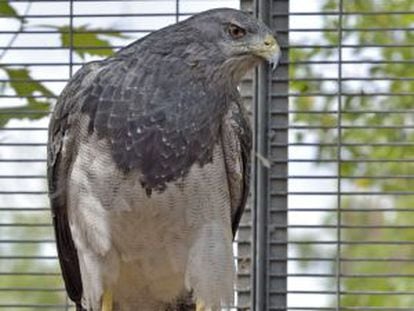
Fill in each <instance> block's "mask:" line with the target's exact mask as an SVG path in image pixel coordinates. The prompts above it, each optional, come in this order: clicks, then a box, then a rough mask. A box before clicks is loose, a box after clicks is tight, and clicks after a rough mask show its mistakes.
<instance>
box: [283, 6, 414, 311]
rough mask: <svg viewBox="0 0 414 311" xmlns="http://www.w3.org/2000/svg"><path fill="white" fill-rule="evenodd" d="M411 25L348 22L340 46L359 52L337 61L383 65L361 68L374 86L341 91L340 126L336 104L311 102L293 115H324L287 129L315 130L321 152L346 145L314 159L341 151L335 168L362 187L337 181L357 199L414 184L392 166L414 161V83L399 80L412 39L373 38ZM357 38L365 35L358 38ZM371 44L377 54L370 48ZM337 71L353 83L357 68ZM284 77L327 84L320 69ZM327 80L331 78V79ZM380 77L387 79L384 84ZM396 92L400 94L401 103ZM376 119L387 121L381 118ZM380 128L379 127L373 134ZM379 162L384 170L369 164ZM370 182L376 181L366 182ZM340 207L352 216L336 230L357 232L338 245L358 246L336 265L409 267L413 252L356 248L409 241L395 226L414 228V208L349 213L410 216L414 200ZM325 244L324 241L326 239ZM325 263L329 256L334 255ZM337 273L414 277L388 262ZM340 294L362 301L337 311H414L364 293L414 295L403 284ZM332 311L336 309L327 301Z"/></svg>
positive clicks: (332, 53) (319, 86)
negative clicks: (379, 310) (364, 310)
mask: <svg viewBox="0 0 414 311" xmlns="http://www.w3.org/2000/svg"><path fill="white" fill-rule="evenodd" d="M343 5H344V8H343V9H344V11H345V12H382V11H400V12H401V11H407V12H408V11H413V9H414V2H413V1H412V0H400V1H388V0H364V1H359V0H347V1H343ZM323 10H326V11H335V10H338V1H336V0H326V1H325V3H324V5H323ZM338 23H339V19H338V17H337V16H334V15H332V16H326V17H324V20H323V27H324V28H336V27H337V26H338ZM413 24H414V16H413V15H412V14H388V15H385V14H373V15H358V14H354V15H345V16H344V17H343V19H342V27H343V29H344V31H343V32H342V39H343V43H345V44H354V45H356V47H355V48H352V49H350V48H347V49H343V50H342V52H343V57H344V56H345V57H346V59H347V60H368V61H369V60H371V61H372V60H380V61H381V62H373V63H371V64H369V65H366V66H365V67H366V74H364V76H366V77H371V78H372V80H368V81H365V80H362V81H357V82H353V83H350V82H346V81H344V82H342V85H341V86H342V92H343V93H345V94H347V95H343V96H342V106H341V107H340V108H341V110H342V113H341V119H340V120H339V119H338V114H337V113H335V112H332V113H330V112H329V111H335V110H337V109H338V108H339V107H338V100H337V98H336V97H333V96H332V97H323V98H317V97H312V96H308V97H298V98H295V102H294V105H295V109H297V110H303V111H313V110H320V111H321V112H324V113H321V114H311V113H297V114H295V115H294V116H293V122H295V123H297V124H305V125H313V126H320V128H319V129H316V130H315V131H313V133H312V134H313V136H312V137H313V138H314V137H315V136H316V139H317V141H318V142H319V143H322V144H323V143H336V142H338V141H339V140H340V141H341V143H343V146H342V147H341V150H338V149H337V148H336V147H333V148H323V147H320V148H319V150H318V159H326V158H330V159H335V158H336V157H337V155H338V152H340V154H341V157H342V158H343V159H344V160H350V161H349V162H343V163H341V164H340V173H341V175H342V176H343V177H358V178H353V179H346V178H345V179H343V186H344V187H347V188H350V189H355V190H357V191H358V190H365V191H383V192H387V191H389V192H398V191H401V192H404V191H412V189H414V179H413V178H410V176H414V163H413V162H412V161H411V162H410V161H407V162H403V163H402V162H398V160H401V159H414V129H412V125H413V122H414V118H413V116H412V114H410V113H406V112H405V111H406V110H407V109H413V98H412V95H410V94H412V93H414V83H413V81H411V80H409V79H408V80H405V81H403V80H402V79H401V78H412V76H413V69H412V65H407V62H409V61H412V60H413V59H414V49H413V48H412V47H409V48H406V47H401V46H400V47H398V45H407V44H414V34H413V32H412V31H408V30H407V31H401V30H378V28H393V27H394V28H410V27H412V25H413ZM356 29H358V30H359V31H358V30H356ZM363 29H366V30H371V31H360V30H363ZM338 42H339V36H338V31H333V32H324V33H323V36H322V39H321V40H319V41H318V42H315V43H316V44H327V45H337V44H338ZM373 45H374V46H377V47H372V46H373ZM381 45H384V47H379V46H381ZM391 45H396V46H394V47H393V46H391ZM369 46H371V47H369ZM290 57H291V59H293V60H315V59H319V60H320V59H327V60H337V59H338V51H337V49H307V50H300V51H298V50H292V51H291V54H290ZM342 66H343V72H347V75H348V76H350V72H351V71H352V70H355V68H357V67H358V66H359V65H358V64H352V65H342ZM347 66H353V67H347ZM357 69H358V68H357ZM333 74H335V73H333ZM290 75H291V78H295V79H297V78H298V77H299V78H300V77H302V78H306V77H313V78H321V77H327V76H328V74H327V73H325V72H322V70H321V69H320V68H318V67H317V66H310V65H306V66H299V65H297V66H292V68H291V71H290ZM329 77H332V75H331V76H329ZM333 78H335V76H333ZM381 78H391V79H390V80H387V81H380V80H381ZM335 83H336V82H335V81H334V82H333V83H332V82H327V81H323V82H320V81H308V80H299V81H295V82H292V83H291V85H290V87H291V89H293V90H296V91H298V92H302V93H304V92H305V93H306V92H329V93H334V92H336V91H337V89H336V85H335ZM374 92H377V93H386V94H387V93H391V95H386V96H380V95H369V94H371V93H374ZM397 93H400V95H398V94H397ZM392 94H394V95H392ZM404 94H406V95H404ZM387 110H393V111H394V112H386V111H387ZM378 111H384V112H382V113H380V112H378ZM397 111H401V112H397ZM339 122H340V124H341V125H342V126H343V128H342V130H341V131H340V132H339V131H338V130H337V129H336V128H335V126H336V125H337V124H338V123H339ZM379 126H381V127H383V128H378V127H379ZM308 133H309V132H300V133H299V134H298V136H299V137H297V138H298V139H301V140H306V139H307V137H308V136H307V135H308ZM384 143H386V144H393V146H389V145H388V146H386V145H381V144H384ZM355 144H358V145H355ZM355 160H357V161H355ZM365 160H370V161H365ZM375 160H380V161H382V162H375ZM393 160H397V161H393ZM372 161H374V162H372ZM320 165H322V164H320ZM375 176H377V177H379V178H377V179H374V178H372V177H375ZM382 176H389V178H382ZM395 177H398V178H395ZM341 203H342V207H343V208H346V209H349V210H348V211H346V212H344V213H342V225H344V226H351V227H352V226H356V227H352V228H347V229H342V230H341V238H342V240H344V241H350V242H358V243H357V244H342V245H341V254H340V255H341V258H347V259H357V258H371V259H386V258H414V247H413V246H412V245H409V244H407V245H404V244H402V245H398V246H395V245H394V246H392V245H387V244H385V245H384V244H371V245H369V246H368V245H361V244H359V242H370V241H381V240H382V241H402V242H404V241H407V242H409V241H413V240H414V232H413V230H412V229H409V228H408V229H407V228H398V226H403V225H408V226H409V225H412V224H413V223H414V208H413V210H412V211H410V212H401V211H400V212H397V211H396V212H374V211H368V212H353V211H351V209H350V208H352V207H354V208H355V207H357V208H368V209H370V208H379V207H385V208H392V207H394V208H405V209H406V208H411V207H413V206H414V198H413V196H392V197H389V199H382V198H380V197H375V198H367V197H363V196H360V197H359V199H356V198H350V197H346V196H345V197H343V198H342V202H341ZM329 222H331V219H329V218H328V217H327V218H326V219H325V223H329ZM358 226H359V227H358ZM361 226H371V228H361ZM372 226H374V228H372ZM380 226H388V227H389V228H390V229H386V228H378V227H380ZM324 238H326V239H329V237H328V236H325V237H324ZM330 238H331V239H335V236H330ZM308 248H309V246H308ZM300 251H301V252H302V254H304V255H305V254H308V253H309V249H301V250H300ZM315 252H317V250H316V249H314V250H312V251H311V253H315ZM325 255H326V254H325ZM328 255H332V256H335V255H334V254H328ZM326 268H327V269H329V270H331V271H335V270H336V269H337V267H336V266H335V264H334V263H332V264H328V266H327V267H326ZM340 269H341V273H342V274H345V275H355V274H365V275H371V276H372V275H375V274H395V273H405V274H411V275H413V274H414V267H413V265H412V263H410V262H396V261H387V260H383V261H381V260H377V261H375V260H374V261H365V262H361V261H359V262H355V261H352V260H351V261H345V262H344V263H343V264H342V266H341V267H340ZM329 286H330V287H334V286H335V285H334V284H333V283H331V284H330V285H329ZM341 289H342V290H343V291H346V292H353V291H355V292H365V294H357V295H342V296H341V306H343V307H412V306H413V305H414V297H413V296H410V295H385V294H384V295H381V294H370V293H369V291H378V292H381V291H389V292H396V291H414V284H413V282H412V279H410V278H407V277H405V278H404V277H393V278H385V277H377V278H374V277H366V278H364V277H343V278H342V282H341ZM367 292H368V293H367ZM332 303H333V304H334V303H335V302H334V301H332Z"/></svg>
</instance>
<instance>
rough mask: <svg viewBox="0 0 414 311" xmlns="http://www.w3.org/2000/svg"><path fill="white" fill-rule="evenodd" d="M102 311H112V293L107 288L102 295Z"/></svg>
mask: <svg viewBox="0 0 414 311" xmlns="http://www.w3.org/2000/svg"><path fill="white" fill-rule="evenodd" d="M102 311H112V294H111V292H110V291H107V290H106V291H105V292H104V294H103V296H102Z"/></svg>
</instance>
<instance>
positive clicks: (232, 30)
mask: <svg viewBox="0 0 414 311" xmlns="http://www.w3.org/2000/svg"><path fill="white" fill-rule="evenodd" d="M228 31H229V35H230V36H231V37H232V38H233V39H240V38H242V37H244V36H245V35H246V30H245V29H243V28H241V27H239V26H237V25H234V24H230V25H229V29H228Z"/></svg>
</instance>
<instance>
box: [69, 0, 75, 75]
mask: <svg viewBox="0 0 414 311" xmlns="http://www.w3.org/2000/svg"><path fill="white" fill-rule="evenodd" d="M73 41H74V40H73V0H70V1H69V78H72V76H73Z"/></svg>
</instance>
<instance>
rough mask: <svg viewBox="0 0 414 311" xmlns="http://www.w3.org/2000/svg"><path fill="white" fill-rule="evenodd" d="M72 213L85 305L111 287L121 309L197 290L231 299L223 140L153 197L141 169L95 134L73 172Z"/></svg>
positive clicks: (201, 295)
mask: <svg viewBox="0 0 414 311" xmlns="http://www.w3.org/2000/svg"><path fill="white" fill-rule="evenodd" d="M69 193H70V196H69V197H70V199H69V200H70V204H69V206H70V208H69V217H70V222H71V231H72V235H73V238H74V241H75V245H76V247H77V249H78V255H79V259H80V265H81V271H82V282H83V285H84V298H85V304H86V305H85V306H90V307H91V308H96V306H98V308H99V298H100V295H102V290H103V289H104V288H108V287H109V288H111V289H112V291H113V293H114V301H115V302H116V304H118V307H119V308H120V309H121V310H138V309H137V306H139V310H154V311H155V310H160V306H162V305H163V304H164V303H166V302H171V301H172V300H173V299H174V298H176V297H177V296H178V295H179V294H180V293H182V292H183V290H185V288H187V289H192V290H193V292H194V295H195V296H196V297H197V299H199V300H202V301H203V302H204V303H205V304H206V306H207V307H211V308H213V309H214V308H218V306H219V305H220V303H226V304H228V303H231V302H232V295H233V279H234V271H233V270H234V268H233V259H232V255H233V254H232V233H231V220H230V199H229V191H228V186H227V176H226V172H225V165H224V161H223V152H222V148H221V146H220V145H217V146H216V148H215V150H214V156H213V162H212V163H209V164H206V165H204V166H203V167H200V166H199V165H198V164H195V165H194V166H193V167H192V168H191V170H190V173H189V174H188V175H187V176H186V177H185V178H184V179H182V180H179V181H178V182H175V183H171V184H169V185H168V187H167V189H166V190H165V191H163V192H162V193H157V192H155V191H153V193H152V194H151V196H148V195H147V194H146V192H145V190H144V189H143V188H142V186H141V184H140V182H139V174H138V173H129V174H123V173H122V172H120V171H119V170H118V169H117V168H116V167H115V165H114V163H113V161H112V159H111V156H110V151H109V148H108V145H107V144H106V143H105V142H104V141H103V140H101V141H97V139H96V137H94V136H92V137H90V138H89V139H88V141H86V142H85V143H84V144H82V145H81V147H80V150H79V153H78V157H77V158H76V161H75V163H74V166H73V170H72V173H71V176H70V185H69Z"/></svg>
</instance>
